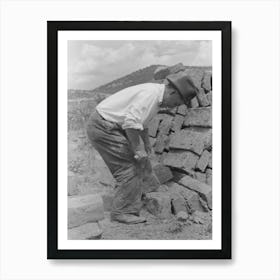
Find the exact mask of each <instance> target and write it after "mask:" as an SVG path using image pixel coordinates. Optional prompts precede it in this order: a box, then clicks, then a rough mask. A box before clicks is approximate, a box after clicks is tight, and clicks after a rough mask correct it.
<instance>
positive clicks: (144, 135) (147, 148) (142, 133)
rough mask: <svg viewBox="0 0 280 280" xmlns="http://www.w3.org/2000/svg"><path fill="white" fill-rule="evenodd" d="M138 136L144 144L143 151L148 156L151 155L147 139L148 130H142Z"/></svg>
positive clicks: (150, 147)
mask: <svg viewBox="0 0 280 280" xmlns="http://www.w3.org/2000/svg"><path fill="white" fill-rule="evenodd" d="M140 136H141V138H142V140H143V142H144V146H145V151H146V152H147V154H148V155H150V154H151V153H152V145H151V143H150V139H149V132H148V128H144V130H142V131H140Z"/></svg>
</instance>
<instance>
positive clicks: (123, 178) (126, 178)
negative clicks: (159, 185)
mask: <svg viewBox="0 0 280 280" xmlns="http://www.w3.org/2000/svg"><path fill="white" fill-rule="evenodd" d="M87 132H88V136H89V139H90V141H91V143H92V145H93V146H94V147H95V148H96V150H97V151H98V152H99V153H100V155H101V157H102V158H103V160H104V161H105V163H106V165H107V166H108V168H109V169H110V171H111V173H112V175H113V176H114V178H115V179H116V182H117V186H116V192H115V196H114V199H113V205H112V211H111V215H112V217H116V216H118V215H121V214H134V215H137V214H139V211H140V209H141V206H142V203H141V196H142V177H141V175H140V174H139V169H138V166H137V162H136V160H135V159H134V154H133V152H132V150H131V148H130V144H129V142H128V140H127V138H126V137H125V134H124V132H123V131H121V130H120V129H119V128H118V126H117V125H114V124H112V123H110V122H107V121H105V120H103V119H101V118H100V116H98V114H97V115H96V114H95V115H94V116H93V117H91V119H90V121H89V125H88V127H87Z"/></svg>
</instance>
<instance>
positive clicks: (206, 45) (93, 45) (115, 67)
mask: <svg viewBox="0 0 280 280" xmlns="http://www.w3.org/2000/svg"><path fill="white" fill-rule="evenodd" d="M211 54H212V47H211V41H170V40H166V41H69V44H68V87H69V88H76V89H94V88H96V87H97V86H100V85H102V84H104V83H107V82H110V81H112V80H114V79H116V78H119V77H122V76H124V75H127V74H129V73H131V72H133V71H136V70H138V69H141V68H143V67H146V66H149V65H152V64H161V65H173V64H176V63H179V62H182V63H183V64H184V65H199V66H203V65H205V66H206V65H207V66H209V65H211V64H212V57H211Z"/></svg>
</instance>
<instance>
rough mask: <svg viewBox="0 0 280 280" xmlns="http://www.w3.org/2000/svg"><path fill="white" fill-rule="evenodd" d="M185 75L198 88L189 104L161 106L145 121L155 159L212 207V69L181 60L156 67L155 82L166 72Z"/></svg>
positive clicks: (177, 181)
mask: <svg viewBox="0 0 280 280" xmlns="http://www.w3.org/2000/svg"><path fill="white" fill-rule="evenodd" d="M181 74H187V75H189V76H190V77H191V78H192V79H193V81H194V83H195V85H196V87H197V88H198V90H199V93H198V95H197V97H195V98H194V99H192V100H191V103H190V106H189V108H188V107H187V106H186V105H181V106H179V107H177V108H174V109H172V110H161V111H160V112H159V113H158V114H157V116H156V117H155V118H154V119H153V120H152V121H151V123H150V124H149V136H150V141H151V143H152V145H153V148H154V151H155V154H156V161H157V162H159V163H161V164H163V165H164V166H165V167H169V168H170V169H171V170H172V172H173V175H174V178H173V182H174V181H175V182H176V183H179V184H180V185H181V186H184V187H186V188H187V189H189V190H192V191H194V192H196V193H198V194H199V196H200V198H202V199H203V200H204V201H205V202H206V203H207V205H208V207H209V208H210V209H211V208H212V106H211V105H212V72H211V70H209V71H208V70H207V71H205V70H204V69H203V68H186V67H185V66H183V65H182V64H177V65H175V66H173V67H160V68H159V69H158V70H157V71H156V72H155V75H154V79H155V82H158V81H159V82H164V81H165V80H164V79H165V78H166V77H168V76H169V75H181Z"/></svg>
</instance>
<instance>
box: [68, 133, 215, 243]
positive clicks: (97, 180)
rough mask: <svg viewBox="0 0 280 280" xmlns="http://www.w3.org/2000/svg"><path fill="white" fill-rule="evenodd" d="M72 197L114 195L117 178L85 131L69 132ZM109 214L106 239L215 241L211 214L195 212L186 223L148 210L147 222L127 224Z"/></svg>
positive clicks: (106, 218)
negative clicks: (213, 239)
mask: <svg viewBox="0 0 280 280" xmlns="http://www.w3.org/2000/svg"><path fill="white" fill-rule="evenodd" d="M68 175H69V177H68V178H70V179H71V180H69V182H68V195H85V194H92V193H95V194H100V195H103V194H112V193H113V192H114V183H115V182H114V179H113V177H112V175H111V174H110V172H109V170H108V168H107V167H106V165H105V163H104V162H103V160H102V158H101V157H100V155H99V154H98V153H97V152H96V151H95V150H94V149H93V148H92V147H91V145H90V143H89V142H88V139H87V136H86V135H85V133H84V131H83V130H79V131H70V132H69V133H68ZM109 214H110V213H109V212H105V219H104V220H102V221H100V222H99V225H100V227H101V229H102V230H103V234H102V239H114V240H121V239H123V240H127V239H138V240H139V239H154V240H159V239H181V240H190V239H193V240H201V239H211V238H212V215H211V212H195V213H194V214H193V215H191V216H190V217H189V219H188V220H187V221H185V222H179V221H177V220H176V218H175V216H174V217H173V218H171V219H169V220H161V219H159V218H157V217H156V216H154V215H152V214H150V213H149V212H147V211H146V210H145V209H143V210H142V211H141V215H143V216H145V217H146V219H147V222H146V223H143V224H136V225H126V224H121V223H118V222H111V221H110V218H109Z"/></svg>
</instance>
